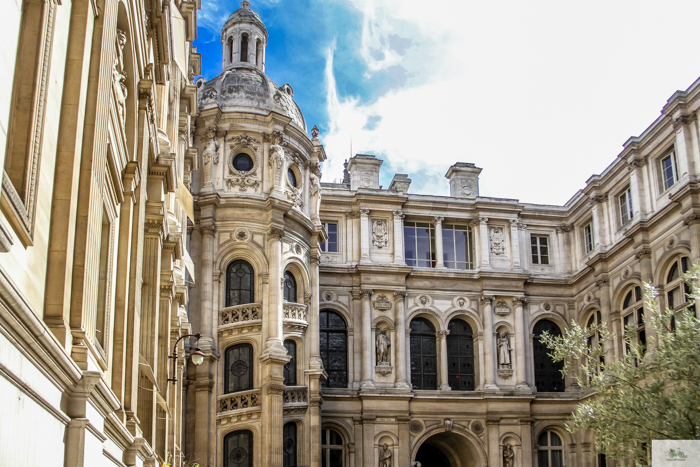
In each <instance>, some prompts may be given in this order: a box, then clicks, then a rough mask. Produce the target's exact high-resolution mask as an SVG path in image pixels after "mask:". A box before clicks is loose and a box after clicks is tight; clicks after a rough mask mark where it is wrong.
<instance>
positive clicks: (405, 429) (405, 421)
mask: <svg viewBox="0 0 700 467" xmlns="http://www.w3.org/2000/svg"><path fill="white" fill-rule="evenodd" d="M396 423H398V424H399V444H398V446H394V456H395V458H396V459H397V460H398V461H395V462H396V463H395V464H394V465H396V466H400V465H406V466H409V465H411V430H410V426H409V423H411V417H408V416H400V417H396ZM396 451H398V453H397V452H396Z"/></svg>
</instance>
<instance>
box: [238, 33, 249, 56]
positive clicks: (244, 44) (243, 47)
mask: <svg viewBox="0 0 700 467" xmlns="http://www.w3.org/2000/svg"><path fill="white" fill-rule="evenodd" d="M240 61H242V62H247V61H248V34H246V33H243V35H242V36H241V57H240Z"/></svg>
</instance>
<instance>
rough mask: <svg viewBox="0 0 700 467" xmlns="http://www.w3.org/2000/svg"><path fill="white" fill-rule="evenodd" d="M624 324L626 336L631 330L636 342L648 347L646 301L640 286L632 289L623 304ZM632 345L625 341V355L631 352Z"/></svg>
mask: <svg viewBox="0 0 700 467" xmlns="http://www.w3.org/2000/svg"><path fill="white" fill-rule="evenodd" d="M621 314H622V324H623V327H624V332H625V336H626V335H627V334H626V333H627V330H628V329H630V330H632V332H633V333H634V341H635V342H636V343H638V344H640V345H642V346H646V345H647V335H646V326H645V325H644V300H643V298H642V288H641V287H639V286H638V285H636V286H634V287H632V288H630V290H629V292H627V295H625V299H624V301H623V302H622V313H621ZM629 350H630V345H629V342H627V340H626V339H625V353H627V352H629Z"/></svg>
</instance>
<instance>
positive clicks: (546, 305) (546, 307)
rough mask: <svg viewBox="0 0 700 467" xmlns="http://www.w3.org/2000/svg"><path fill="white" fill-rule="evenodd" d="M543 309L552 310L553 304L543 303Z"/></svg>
mask: <svg viewBox="0 0 700 467" xmlns="http://www.w3.org/2000/svg"><path fill="white" fill-rule="evenodd" d="M542 309H543V310H544V311H552V304H551V303H550V302H544V303H542Z"/></svg>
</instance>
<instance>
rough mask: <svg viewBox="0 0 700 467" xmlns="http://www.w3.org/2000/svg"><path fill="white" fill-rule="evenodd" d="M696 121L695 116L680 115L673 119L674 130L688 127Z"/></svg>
mask: <svg viewBox="0 0 700 467" xmlns="http://www.w3.org/2000/svg"><path fill="white" fill-rule="evenodd" d="M694 121H695V114H692V113H691V114H687V115H679V116H677V117H676V118H674V119H673V129H674V130H677V129H678V128H680V127H681V126H683V125H687V124H689V123H692V122H694Z"/></svg>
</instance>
